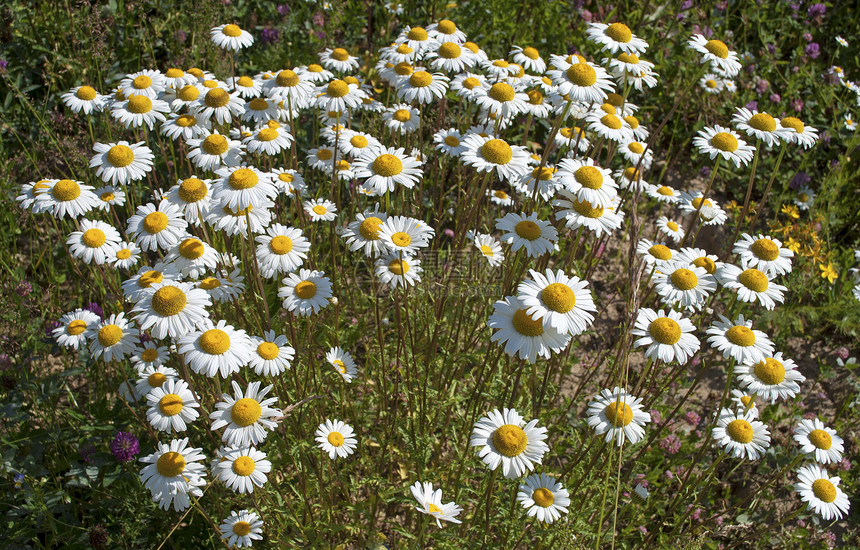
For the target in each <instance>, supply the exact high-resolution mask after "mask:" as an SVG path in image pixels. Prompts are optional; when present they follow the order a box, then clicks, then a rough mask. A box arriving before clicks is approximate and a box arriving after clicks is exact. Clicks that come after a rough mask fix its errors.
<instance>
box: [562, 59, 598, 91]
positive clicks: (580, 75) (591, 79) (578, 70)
mask: <svg viewBox="0 0 860 550" xmlns="http://www.w3.org/2000/svg"><path fill="white" fill-rule="evenodd" d="M567 79H568V80H570V81H571V82H572V83H573V84H575V85H576V86H582V87H587V86H591V85H593V84H594V83H595V82H597V71H595V70H594V69H593V68H592V67H591V65H589V64H588V63H577V64H575V65H571V66H570V68H569V69H568V70H567Z"/></svg>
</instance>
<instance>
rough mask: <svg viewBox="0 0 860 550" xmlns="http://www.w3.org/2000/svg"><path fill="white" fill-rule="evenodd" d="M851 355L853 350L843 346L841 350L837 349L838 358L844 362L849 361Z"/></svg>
mask: <svg viewBox="0 0 860 550" xmlns="http://www.w3.org/2000/svg"><path fill="white" fill-rule="evenodd" d="M849 355H851V350H849V349H848V348H846V347H845V346H842V347H841V348H836V357H838V358H840V359H842V360H843V361H844V360H846V359H848V356H849Z"/></svg>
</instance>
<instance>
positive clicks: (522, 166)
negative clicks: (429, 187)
mask: <svg viewBox="0 0 860 550" xmlns="http://www.w3.org/2000/svg"><path fill="white" fill-rule="evenodd" d="M463 147H464V150H463V152H462V153H461V154H460V158H461V159H462V161H463V162H464V163H465V164H466V165H467V166H472V167H473V168H475V170H477V171H478V172H481V173H483V172H491V171H493V170H495V171H496V174H497V175H498V177H499V179H500V180H502V181H508V182H514V181H518V180H519V179H520V178H522V176H523V175H525V174H526V173H527V172H528V164H527V158H528V154H527V153H526V151H525V149H524V148H523V147H520V146H519V145H513V146H511V145H509V144H508V143H507V142H506V141H505V140H503V139H498V138H493V137H490V136H487V137H482V136H479V135H476V134H469V135H467V136H466V137H465V138H464V139H463Z"/></svg>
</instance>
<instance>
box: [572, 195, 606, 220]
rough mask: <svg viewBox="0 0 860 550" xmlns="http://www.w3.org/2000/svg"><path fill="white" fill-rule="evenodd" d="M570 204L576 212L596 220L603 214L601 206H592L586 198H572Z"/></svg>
mask: <svg viewBox="0 0 860 550" xmlns="http://www.w3.org/2000/svg"><path fill="white" fill-rule="evenodd" d="M572 205H573V209H574V210H576V212H577V214H579V215H580V216H585V217H586V218H591V219H593V220H596V219H597V218H599V217H601V216H602V215H603V207H602V206H594V205H593V204H591V203H590V202H588V201H587V200H577V199H574V200H573V202H572Z"/></svg>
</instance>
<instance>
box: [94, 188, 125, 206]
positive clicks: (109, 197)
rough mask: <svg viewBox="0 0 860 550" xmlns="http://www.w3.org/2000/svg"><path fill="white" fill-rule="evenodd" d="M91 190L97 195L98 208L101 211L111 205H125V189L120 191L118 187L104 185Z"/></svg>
mask: <svg viewBox="0 0 860 550" xmlns="http://www.w3.org/2000/svg"><path fill="white" fill-rule="evenodd" d="M93 192H94V193H95V194H96V195H98V197H99V199H100V201H101V202H99V205H98V208H99V210H102V211H103V212H107V211H108V210H110V207H111V206H123V205H125V198H126V197H125V191H122V190H121V189H120V188H119V187H115V186H113V185H104V186H102V187H99V188H98V189H96V190H95V191H93Z"/></svg>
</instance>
